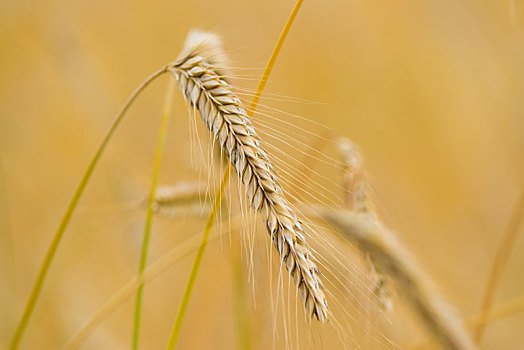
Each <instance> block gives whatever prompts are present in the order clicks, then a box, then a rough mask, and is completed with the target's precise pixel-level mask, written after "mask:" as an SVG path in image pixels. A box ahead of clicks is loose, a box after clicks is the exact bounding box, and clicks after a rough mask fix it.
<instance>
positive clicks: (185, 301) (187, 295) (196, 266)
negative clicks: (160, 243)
mask: <svg viewBox="0 0 524 350" xmlns="http://www.w3.org/2000/svg"><path fill="white" fill-rule="evenodd" d="M231 168H232V166H231V164H229V165H228V166H227V167H226V171H225V172H224V176H223V178H222V183H221V184H220V188H219V190H218V193H217V194H216V196H215V200H214V202H213V208H212V209H211V213H210V214H209V217H208V218H207V222H206V227H205V229H204V233H203V234H202V241H201V242H200V246H199V247H198V250H197V253H196V256H195V261H194V262H193V267H192V269H191V273H190V274H189V279H188V281H187V284H186V289H185V291H184V295H183V297H182V302H181V303H180V308H179V309H178V313H177V316H176V319H175V324H174V325H173V329H172V330H171V336H170V337H169V342H168V344H167V349H169V350H172V349H174V348H175V345H176V342H177V340H178V336H179V335H180V329H181V328H182V323H183V322H184V316H185V315H186V311H187V306H188V305H189V300H190V299H191V294H192V293H193V289H194V287H195V282H196V278H197V275H198V271H199V270H200V265H201V264H202V258H203V257H204V252H205V251H206V247H207V242H208V240H209V232H211V229H212V228H213V224H214V223H215V219H216V217H217V214H218V211H219V210H220V205H221V203H222V198H223V197H224V191H225V190H226V186H227V183H228V182H229V174H230V173H231Z"/></svg>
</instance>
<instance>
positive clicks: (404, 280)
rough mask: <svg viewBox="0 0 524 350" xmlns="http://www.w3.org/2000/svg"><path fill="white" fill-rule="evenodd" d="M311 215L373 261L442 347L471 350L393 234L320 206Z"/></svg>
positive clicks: (362, 217)
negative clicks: (321, 220) (332, 227)
mask: <svg viewBox="0 0 524 350" xmlns="http://www.w3.org/2000/svg"><path fill="white" fill-rule="evenodd" d="M311 215H314V216H318V217H320V218H322V219H323V220H325V221H327V222H328V223H329V224H331V225H333V226H335V227H336V228H337V229H338V230H339V231H340V232H341V233H343V234H344V237H345V238H346V239H348V240H349V241H351V242H353V243H354V244H355V245H356V246H357V247H358V248H359V249H360V250H362V251H365V252H367V253H368V254H369V255H370V256H371V257H372V258H373V262H374V264H375V265H376V266H377V268H378V269H380V270H381V271H383V273H387V274H388V276H389V277H390V278H391V280H392V281H393V282H394V283H395V286H396V288H397V290H398V293H399V295H400V296H401V297H402V298H403V299H404V300H405V301H406V303H407V304H408V305H409V306H410V308H411V309H412V310H413V312H414V313H415V314H416V315H417V316H418V318H419V320H420V321H421V323H422V324H423V325H424V326H425V328H426V329H427V330H428V331H429V332H430V333H432V334H433V335H434V337H435V339H436V340H437V341H438V342H439V343H440V345H441V346H442V347H443V348H445V349H455V350H466V349H475V345H474V344H473V342H472V341H471V339H470V337H469V335H468V334H467V332H466V331H465V329H464V327H463V325H462V322H461V320H460V318H459V317H457V316H456V315H455V312H454V311H453V310H452V308H451V307H450V306H449V305H448V304H447V303H446V302H445V300H444V299H443V298H442V296H440V295H439V293H438V292H437V291H436V290H435V289H434V287H433V284H432V283H431V282H430V280H429V277H428V276H426V274H425V273H424V272H423V271H422V270H421V269H420V267H419V266H418V265H417V263H416V262H415V260H414V259H413V257H412V256H411V254H410V253H409V252H408V251H407V250H406V249H405V248H404V247H403V246H402V245H401V244H400V243H399V242H398V241H397V240H396V237H395V235H394V234H393V233H392V232H390V231H388V230H386V229H385V228H384V227H383V226H382V224H381V223H380V222H379V221H378V220H377V219H376V218H375V217H373V216H372V215H369V214H365V213H354V212H350V211H346V210H342V211H337V210H332V209H327V208H323V207H316V208H314V209H313V210H311Z"/></svg>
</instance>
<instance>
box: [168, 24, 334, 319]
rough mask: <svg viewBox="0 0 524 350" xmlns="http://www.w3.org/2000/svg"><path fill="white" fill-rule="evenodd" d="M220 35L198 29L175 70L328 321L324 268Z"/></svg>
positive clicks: (313, 312) (306, 297)
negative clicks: (233, 81) (235, 83)
mask: <svg viewBox="0 0 524 350" xmlns="http://www.w3.org/2000/svg"><path fill="white" fill-rule="evenodd" d="M223 57H224V55H223V53H222V50H221V44H220V40H219V39H218V37H217V36H216V35H213V34H210V33H205V32H200V31H193V32H191V33H190V34H189V36H188V39H187V41H186V45H185V48H184V50H183V52H182V54H181V56H180V58H179V59H177V60H176V61H175V62H174V63H173V65H172V66H171V68H170V70H171V72H172V73H173V74H174V76H175V77H176V78H177V80H178V84H179V87H180V89H181V91H182V92H183V94H184V96H185V97H186V99H187V101H188V102H189V103H190V104H191V105H192V106H193V107H194V108H196V109H197V110H198V111H199V113H200V117H201V118H202V120H203V121H204V123H205V124H206V125H207V127H208V129H209V130H210V131H211V132H212V134H213V136H214V139H215V140H217V141H218V143H219V145H220V146H221V148H222V150H223V152H224V153H226V155H227V156H228V158H229V161H230V162H231V164H232V165H233V167H234V168H235V170H236V173H237V175H238V177H239V178H240V180H241V181H242V183H243V184H244V187H245V190H246V192H247V196H248V199H249V202H250V205H251V207H252V208H253V209H254V210H255V211H257V212H259V213H261V215H262V217H263V220H264V222H265V224H266V228H267V231H268V233H269V235H270V236H271V239H272V241H273V244H274V246H275V248H276V249H277V250H278V253H279V254H280V258H281V260H282V262H283V264H285V266H286V268H287V269H288V271H289V273H290V274H291V275H292V276H293V279H294V281H295V284H296V285H297V288H298V291H299V293H300V296H301V298H302V300H303V302H304V305H305V309H306V312H307V314H308V315H309V317H312V316H316V318H317V319H318V320H320V321H322V322H326V321H327V319H328V307H327V302H326V298H325V295H324V292H323V289H324V287H323V284H322V282H321V280H320V278H319V275H320V272H319V271H318V269H317V266H316V265H315V263H314V260H315V258H314V256H313V254H312V252H311V251H310V249H309V248H308V246H307V244H306V240H305V237H304V232H303V230H302V228H301V225H300V222H299V220H298V219H297V217H296V215H295V213H294V212H293V210H292V209H291V208H290V206H289V203H288V202H287V200H286V199H285V198H284V194H283V190H282V188H281V186H280V185H279V183H278V181H277V178H276V176H275V173H274V170H273V167H272V165H271V162H270V161H269V158H268V156H267V154H266V152H265V151H264V150H263V149H262V147H261V146H260V140H259V138H258V136H257V133H256V132H255V129H254V128H253V125H252V123H251V121H250V119H249V116H248V114H247V111H246V109H245V107H244V106H243V105H242V103H241V102H240V100H239V99H238V98H237V97H236V96H235V94H234V93H233V89H232V87H231V85H230V84H229V83H228V81H227V79H226V78H224V73H225V71H224V70H223V69H222V68H221V67H222V65H223Z"/></svg>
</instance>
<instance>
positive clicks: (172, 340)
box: [167, 0, 304, 350]
mask: <svg viewBox="0 0 524 350" xmlns="http://www.w3.org/2000/svg"><path fill="white" fill-rule="evenodd" d="M303 2H304V0H297V2H296V3H295V6H294V7H293V10H292V11H291V14H290V15H289V17H288V19H287V21H286V24H285V25H284V29H282V32H281V33H280V36H279V38H278V41H277V43H276V45H275V47H274V48H273V52H271V56H270V57H269V61H268V62H267V65H266V68H265V69H264V73H262V78H261V79H260V81H259V83H258V86H257V90H256V92H255V96H253V100H252V101H251V104H250V105H249V108H248V114H249V116H253V113H254V112H255V110H256V108H257V105H258V102H259V101H260V97H261V96H262V92H263V91H264V89H265V87H266V84H267V81H268V79H269V75H270V74H271V71H272V70H273V66H274V65H275V62H276V60H277V57H278V54H279V53H280V50H281V49H282V46H283V45H284V41H285V40H286V37H287V35H288V33H289V30H290V29H291V26H292V25H293V22H294V20H295V18H296V17H297V14H298V11H299V10H300V7H301V6H302V3H303ZM232 170H233V167H232V166H231V164H228V166H227V168H226V171H225V172H224V175H223V177H222V184H221V186H220V189H219V192H218V193H217V194H216V195H215V203H214V205H213V210H211V213H210V214H209V217H208V218H207V223H206V228H205V230H204V234H203V237H202V243H201V245H200V248H199V249H198V252H197V255H196V257H195V261H194V263H193V268H192V270H191V273H190V276H189V280H188V282H187V285H186V289H185V292H184V296H183V297H182V303H181V305H180V308H179V310H178V313H177V316H176V320H175V324H174V326H173V329H172V330H171V335H170V337H169V342H168V345H167V349H168V350H172V349H174V348H175V345H176V342H177V340H178V335H179V334H180V329H181V327H182V323H183V322H184V316H185V314H186V310H187V306H188V304H189V299H190V298H191V293H192V292H193V287H194V285H195V280H196V276H197V274H198V270H199V268H200V263H201V262H202V257H203V255H204V251H205V249H206V245H207V239H208V235H209V231H211V228H212V227H213V224H214V222H215V218H216V215H217V210H218V206H219V204H220V201H221V200H222V193H223V191H224V190H225V185H226V183H227V182H228V181H229V176H230V174H231V171H232ZM218 199H220V201H218V202H217V200H218Z"/></svg>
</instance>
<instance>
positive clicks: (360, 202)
mask: <svg viewBox="0 0 524 350" xmlns="http://www.w3.org/2000/svg"><path fill="white" fill-rule="evenodd" d="M338 150H339V156H340V160H341V163H342V170H343V174H342V187H343V189H344V191H345V193H344V202H345V203H344V204H345V206H346V208H347V209H348V210H352V211H354V212H355V213H368V214H369V215H372V216H374V217H376V213H375V205H374V203H373V201H372V199H371V196H370V195H369V191H368V188H369V185H368V183H367V181H366V174H365V169H364V164H363V158H362V154H361V153H360V149H359V148H358V146H357V145H356V144H355V143H353V142H351V141H350V140H349V139H347V138H344V137H342V138H339V139H338ZM363 255H364V256H365V258H366V262H367V263H368V265H369V269H370V277H371V278H372V279H373V281H374V285H373V287H372V290H373V293H374V294H375V296H376V297H377V298H378V300H379V301H380V306H381V308H382V309H383V310H385V311H387V312H393V301H392V300H391V292H390V288H389V283H388V282H389V281H388V277H387V274H384V273H383V271H381V270H380V269H379V268H377V267H376V264H375V262H374V258H373V256H371V255H370V254H369V253H368V252H363Z"/></svg>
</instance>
